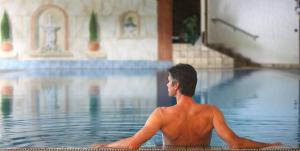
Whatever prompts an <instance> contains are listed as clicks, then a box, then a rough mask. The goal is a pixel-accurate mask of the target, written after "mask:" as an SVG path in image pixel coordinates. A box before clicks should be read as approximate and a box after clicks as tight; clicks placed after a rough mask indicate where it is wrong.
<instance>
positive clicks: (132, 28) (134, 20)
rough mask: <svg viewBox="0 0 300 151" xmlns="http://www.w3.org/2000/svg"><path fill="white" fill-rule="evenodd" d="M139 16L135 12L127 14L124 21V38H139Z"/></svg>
mask: <svg viewBox="0 0 300 151" xmlns="http://www.w3.org/2000/svg"><path fill="white" fill-rule="evenodd" d="M138 23H139V22H138V15H137V14H136V13H134V12H129V13H126V14H125V15H124V17H123V19H122V31H123V34H122V37H128V38H132V37H136V36H138V27H139V24H138Z"/></svg>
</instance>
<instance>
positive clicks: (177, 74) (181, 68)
mask: <svg viewBox="0 0 300 151" xmlns="http://www.w3.org/2000/svg"><path fill="white" fill-rule="evenodd" d="M168 71H169V77H168V80H169V81H168V84H167V86H168V92H169V96H175V95H176V91H177V90H179V92H180V93H181V94H183V95H186V96H190V97H192V96H193V95H194V94H195V88H196V84H197V72H196V70H195V69H194V68H193V67H192V66H191V65H188V64H177V65H175V66H173V67H171V68H169V69H168Z"/></svg>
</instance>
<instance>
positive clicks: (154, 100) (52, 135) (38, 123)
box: [0, 69, 300, 148]
mask: <svg viewBox="0 0 300 151" xmlns="http://www.w3.org/2000/svg"><path fill="white" fill-rule="evenodd" d="M197 72H198V83H197V88H196V95H195V96H194V98H195V100H196V101H197V102H198V103H202V104H204V103H205V104H214V105H216V106H218V107H219V108H220V109H221V110H222V111H223V112H224V115H225V118H226V120H227V122H228V124H229V126H230V127H231V128H232V129H233V130H234V131H235V132H236V134H238V135H239V136H242V137H246V138H250V139H254V140H257V141H264V142H278V141H280V142H282V143H284V144H286V145H289V146H292V147H299V146H300V127H299V126H300V119H299V115H300V103H299V97H300V89H299V88H300V81H299V79H300V74H298V72H289V71H288V70H285V71H284V70H230V69H228V70H217V69H215V70H198V71H197ZM167 75H168V73H167V72H165V71H156V70H39V71H37V70H35V71H33V70H28V71H10V72H2V73H0V90H1V95H0V98H1V100H0V101H1V103H0V148H7V147H89V146H90V145H91V144H94V143H108V142H111V141H116V140H118V139H121V138H125V137H129V136H131V135H133V134H134V133H135V132H136V131H138V130H139V129H140V128H141V127H142V126H143V124H144V122H145V121H146V119H147V117H148V116H149V114H150V113H151V112H152V111H153V110H154V109H155V108H156V107H158V106H171V105H174V104H175V103H176V100H175V99H174V98H172V97H169V96H168V95H167V94H168V93H167V88H166V83H167ZM161 144H162V141H161V133H160V132H158V133H157V134H156V135H155V136H154V137H152V138H151V139H150V140H149V141H147V142H146V143H145V144H144V146H158V145H161ZM211 145H212V146H226V144H225V143H224V142H223V141H222V140H221V139H220V138H218V136H217V135H216V134H215V133H213V138H212V141H211Z"/></svg>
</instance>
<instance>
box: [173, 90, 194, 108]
mask: <svg viewBox="0 0 300 151" xmlns="http://www.w3.org/2000/svg"><path fill="white" fill-rule="evenodd" d="M176 102H177V105H183V104H191V103H192V104H193V103H195V101H194V99H193V98H192V97H190V96H187V95H183V94H181V93H177V94H176Z"/></svg>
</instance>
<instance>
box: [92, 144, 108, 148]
mask: <svg viewBox="0 0 300 151" xmlns="http://www.w3.org/2000/svg"><path fill="white" fill-rule="evenodd" d="M102 147H107V144H92V145H91V148H102Z"/></svg>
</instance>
